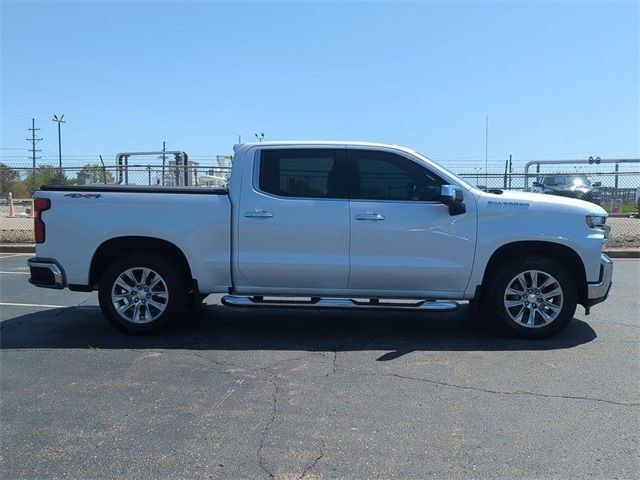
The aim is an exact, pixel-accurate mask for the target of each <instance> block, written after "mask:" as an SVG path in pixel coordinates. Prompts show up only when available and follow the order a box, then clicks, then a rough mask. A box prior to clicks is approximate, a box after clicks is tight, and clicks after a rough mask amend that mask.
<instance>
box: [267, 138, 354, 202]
mask: <svg viewBox="0 0 640 480" xmlns="http://www.w3.org/2000/svg"><path fill="white" fill-rule="evenodd" d="M259 187H260V190H262V191H263V192H267V193H271V194H274V195H279V196H282V197H307V198H347V163H346V159H345V154H344V150H339V149H331V148H327V149H280V150H278V149H273V150H263V151H262V152H261V155H260V176H259Z"/></svg>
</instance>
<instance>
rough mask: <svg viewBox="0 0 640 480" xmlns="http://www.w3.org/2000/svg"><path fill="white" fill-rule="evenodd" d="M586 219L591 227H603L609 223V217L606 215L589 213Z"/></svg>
mask: <svg viewBox="0 0 640 480" xmlns="http://www.w3.org/2000/svg"><path fill="white" fill-rule="evenodd" d="M585 221H586V222H587V225H588V226H589V228H602V227H604V224H605V223H607V217H606V216H605V215H587V216H586V217H585Z"/></svg>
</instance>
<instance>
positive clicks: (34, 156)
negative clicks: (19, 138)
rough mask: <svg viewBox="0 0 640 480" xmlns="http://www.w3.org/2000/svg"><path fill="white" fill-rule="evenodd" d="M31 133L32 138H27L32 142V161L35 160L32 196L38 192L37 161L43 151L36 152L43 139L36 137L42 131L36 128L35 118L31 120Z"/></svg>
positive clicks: (32, 176)
mask: <svg viewBox="0 0 640 480" xmlns="http://www.w3.org/2000/svg"><path fill="white" fill-rule="evenodd" d="M28 130H29V131H30V132H31V138H27V141H28V142H31V149H30V150H29V151H30V152H31V159H32V160H33V169H32V170H31V195H33V192H35V191H36V160H38V159H39V158H40V157H38V156H37V153H38V152H40V151H41V150H36V144H37V143H38V142H39V141H41V140H42V137H36V132H37V131H38V130H40V129H39V128H36V120H35V118H32V119H31V128H29V129H28Z"/></svg>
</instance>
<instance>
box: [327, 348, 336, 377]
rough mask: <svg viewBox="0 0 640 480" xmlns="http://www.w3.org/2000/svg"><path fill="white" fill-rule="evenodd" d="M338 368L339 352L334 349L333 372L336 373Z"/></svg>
mask: <svg viewBox="0 0 640 480" xmlns="http://www.w3.org/2000/svg"><path fill="white" fill-rule="evenodd" d="M337 369H338V352H337V351H334V352H333V358H332V359H331V374H332V375H335V374H336V370H337ZM327 376H329V374H328V373H327Z"/></svg>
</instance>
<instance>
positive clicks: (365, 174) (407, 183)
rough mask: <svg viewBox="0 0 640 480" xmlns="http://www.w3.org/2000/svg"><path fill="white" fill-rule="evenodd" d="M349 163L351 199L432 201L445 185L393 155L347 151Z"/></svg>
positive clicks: (367, 151)
mask: <svg viewBox="0 0 640 480" xmlns="http://www.w3.org/2000/svg"><path fill="white" fill-rule="evenodd" d="M349 159H350V162H351V168H352V169H351V174H352V175H351V178H352V185H351V196H352V198H359V199H368V200H405V201H423V202H425V201H434V200H437V199H438V197H439V196H440V187H441V186H442V185H443V184H444V183H445V182H444V181H443V180H442V179H441V178H440V177H438V176H437V175H435V174H434V173H432V172H430V171H429V170H427V169H426V168H425V167H423V166H422V165H419V164H418V163H416V162H413V161H411V160H409V159H408V158H405V157H402V156H400V155H396V154H393V153H387V152H379V151H374V150H349Z"/></svg>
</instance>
